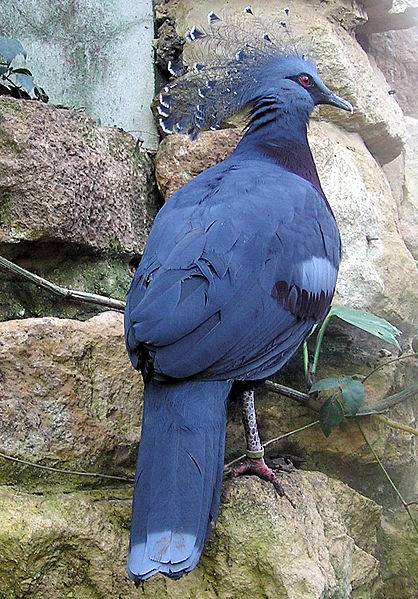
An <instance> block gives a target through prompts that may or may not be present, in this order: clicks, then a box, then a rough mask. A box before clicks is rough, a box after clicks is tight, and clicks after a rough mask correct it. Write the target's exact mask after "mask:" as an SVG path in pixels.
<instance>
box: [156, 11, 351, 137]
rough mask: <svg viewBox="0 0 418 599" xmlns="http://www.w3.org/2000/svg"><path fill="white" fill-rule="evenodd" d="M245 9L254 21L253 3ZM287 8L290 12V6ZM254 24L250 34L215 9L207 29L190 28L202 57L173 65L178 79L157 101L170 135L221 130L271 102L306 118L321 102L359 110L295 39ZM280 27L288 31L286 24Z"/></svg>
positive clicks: (189, 34) (191, 41)
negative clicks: (333, 87)
mask: <svg viewBox="0 0 418 599" xmlns="http://www.w3.org/2000/svg"><path fill="white" fill-rule="evenodd" d="M244 12H245V13H246V15H247V16H249V18H250V21H251V19H252V18H253V12H252V9H251V8H250V7H247V8H246V9H245V10H244ZM285 12H286V15H288V9H285ZM250 25H251V28H250V29H249V30H248V31H247V32H246V31H245V29H242V27H239V29H237V28H236V26H234V23H233V22H232V23H230V22H227V21H223V20H222V19H221V18H220V17H218V16H217V15H216V14H214V13H213V12H211V13H209V15H208V28H207V29H206V30H200V29H198V28H196V27H193V28H192V29H190V30H189V31H188V32H187V34H186V39H187V40H188V42H189V45H190V46H191V47H192V48H195V49H196V56H197V57H198V58H199V61H196V62H190V61H188V69H185V68H184V67H183V66H182V65H180V67H179V69H178V66H176V65H171V66H170V65H169V69H170V71H171V72H172V74H174V75H175V76H176V77H178V78H177V79H175V80H174V81H173V82H171V83H169V84H168V85H167V86H166V87H165V88H164V89H163V91H162V92H161V94H160V95H159V100H158V105H157V111H158V115H159V123H160V126H161V128H162V129H163V130H164V131H165V132H166V133H187V134H189V135H190V136H191V137H192V138H195V137H196V136H197V134H198V133H199V131H201V130H204V129H218V128H219V127H220V126H221V123H222V122H223V121H224V120H225V119H227V118H229V117H230V116H232V115H233V114H235V113H237V112H240V111H241V110H242V109H245V108H246V107H250V109H251V110H253V109H254V108H255V109H256V110H258V108H260V106H261V105H262V106H263V108H264V109H265V110H267V105H268V103H269V102H271V104H273V103H274V102H275V103H276V106H275V108H276V109H277V108H281V109H282V111H283V114H285V113H286V111H288V112H289V113H290V112H292V113H293V114H297V115H298V116H299V117H300V118H301V120H302V121H304V122H307V121H308V120H309V117H310V114H311V112H312V110H313V109H314V107H315V106H316V105H318V104H329V105H331V106H336V107H337V108H342V109H343V110H348V111H352V110H353V109H352V106H351V104H350V103H349V102H347V101H346V100H343V99H342V98H340V97H339V96H337V95H336V94H335V93H333V92H332V91H331V90H330V89H328V88H327V87H326V86H325V84H324V83H323V82H322V80H321V78H320V76H319V73H318V71H317V69H316V67H315V66H314V65H313V64H312V63H311V62H310V61H309V60H308V59H306V58H305V57H304V55H302V54H301V53H299V52H298V51H297V50H296V47H295V45H294V44H293V43H290V44H287V45H286V44H284V45H282V44H281V43H279V42H277V43H275V42H274V39H273V38H272V37H270V34H269V33H267V32H265V30H264V29H260V27H259V25H260V22H258V21H251V22H250ZM280 28H281V29H282V30H284V31H287V29H286V23H284V22H282V23H281V24H280ZM289 48H290V50H289ZM205 54H208V58H209V59H210V61H209V62H206V61H205V58H206V57H205ZM271 107H272V108H273V106H271ZM251 110H250V120H251V114H252V115H253V116H254V112H251Z"/></svg>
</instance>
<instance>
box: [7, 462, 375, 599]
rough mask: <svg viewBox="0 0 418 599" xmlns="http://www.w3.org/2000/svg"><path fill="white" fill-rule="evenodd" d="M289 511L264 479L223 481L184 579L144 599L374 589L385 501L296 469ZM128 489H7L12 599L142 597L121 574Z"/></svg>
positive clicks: (159, 586)
mask: <svg viewBox="0 0 418 599" xmlns="http://www.w3.org/2000/svg"><path fill="white" fill-rule="evenodd" d="M284 484H285V485H286V487H287V488H289V490H290V491H291V492H292V493H293V495H294V496H295V497H296V498H297V503H298V505H297V509H296V510H294V509H293V508H292V507H291V506H290V504H289V503H288V502H287V500H285V499H280V498H279V497H278V496H277V495H276V494H275V492H274V490H273V489H272V487H271V486H270V485H269V484H268V483H264V482H262V481H259V480H258V479H254V478H252V477H244V478H242V479H240V480H237V481H229V482H228V483H226V484H225V487H224V492H223V503H222V507H221V511H220V516H219V521H218V525H217V528H216V533H215V534H214V535H213V537H212V541H211V542H210V543H209V544H208V545H207V547H206V549H205V551H204V554H203V557H202V559H201V561H200V564H199V565H198V567H197V568H196V570H194V571H193V572H192V573H191V574H190V575H189V576H187V577H184V578H182V579H181V580H180V581H172V580H167V579H165V578H163V577H162V576H160V575H158V576H156V577H154V578H153V579H151V580H150V581H149V582H147V583H146V584H145V585H144V587H143V591H142V593H141V594H142V595H143V596H144V597H150V598H151V597H158V598H159V599H162V598H164V597H171V598H172V599H180V598H181V599H195V598H197V599H215V597H218V598H221V599H231V598H237V597H242V599H245V598H247V597H248V598H249V597H261V596H262V597H266V598H271V599H273V598H274V599H279V598H283V599H285V598H289V599H299V598H300V599H302V598H303V599H309V598H312V599H318V598H319V597H324V596H327V597H329V598H330V599H332V598H334V599H337V598H347V599H348V598H349V597H351V596H352V597H354V596H358V597H361V596H364V597H366V596H367V597H369V598H370V599H373V598H374V597H377V592H378V589H379V587H380V577H379V563H378V561H377V560H376V558H375V557H374V553H375V551H376V530H377V527H378V523H379V517H380V508H379V506H377V505H376V504H375V503H374V502H373V501H371V500H369V499H366V498H365V497H363V496H361V495H359V494H358V493H356V492H354V491H352V490H351V489H349V488H348V487H347V486H346V485H344V484H343V483H340V482H339V481H336V480H332V479H328V478H327V477H326V476H325V475H323V474H320V473H316V472H295V473H293V474H292V475H291V477H290V478H289V477H286V479H285V481H284ZM127 497H128V494H127V492H125V491H123V490H117V489H115V490H109V491H103V490H101V491H90V492H83V493H81V492H77V493H73V494H72V495H64V494H62V493H56V494H51V495H47V496H44V497H40V496H33V495H29V494H26V493H22V492H17V491H15V490H13V489H12V488H10V487H9V488H8V487H3V488H1V490H0V507H1V509H0V578H2V579H3V583H2V592H3V593H5V595H4V596H5V597H7V599H18V598H19V597H21V596H22V593H26V594H27V595H28V596H29V595H30V597H31V599H41V598H42V599H44V597H54V599H61V598H62V599H64V597H65V598H66V599H68V598H73V599H87V598H90V597H91V598H93V597H94V598H95V599H105V598H106V599H107V598H108V597H119V596H120V597H123V598H124V599H130V598H131V597H132V598H134V597H137V596H138V590H137V589H135V587H134V585H133V584H132V583H131V582H129V581H127V579H126V577H125V572H124V569H125V559H126V552H127V546H128V530H127V529H128V526H129V512H130V506H129V502H128V501H127Z"/></svg>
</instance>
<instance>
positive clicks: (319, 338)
mask: <svg viewBox="0 0 418 599" xmlns="http://www.w3.org/2000/svg"><path fill="white" fill-rule="evenodd" d="M333 316H334V315H333V314H330V313H328V315H327V317H326V318H325V320H324V322H323V323H322V324H321V328H320V329H319V332H318V336H317V338H316V347H315V354H314V358H313V363H312V368H311V375H312V376H315V374H316V368H317V366H318V360H319V353H320V351H321V345H322V340H323V338H324V334H325V329H326V328H327V326H328V323H329V321H330V320H331V318H332V317H333Z"/></svg>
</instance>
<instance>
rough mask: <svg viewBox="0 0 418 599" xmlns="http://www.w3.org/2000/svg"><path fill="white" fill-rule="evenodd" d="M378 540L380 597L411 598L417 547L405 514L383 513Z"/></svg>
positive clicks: (417, 581) (417, 571)
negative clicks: (380, 575) (380, 574)
mask: <svg viewBox="0 0 418 599" xmlns="http://www.w3.org/2000/svg"><path fill="white" fill-rule="evenodd" d="M411 510H413V506H411ZM415 511H416V510H415ZM415 517H416V514H415ZM378 539H379V543H378V548H377V555H378V556H379V560H381V564H382V568H381V573H382V579H383V595H382V596H383V597H402V598H403V599H415V597H416V589H417V588H418V550H417V549H418V546H417V541H416V531H415V530H414V528H413V526H412V522H411V520H410V519H409V517H408V515H407V514H406V512H405V511H403V512H402V513H394V512H390V513H388V514H383V517H382V519H381V526H380V528H379V534H378Z"/></svg>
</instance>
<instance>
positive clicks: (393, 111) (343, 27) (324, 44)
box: [166, 0, 405, 163]
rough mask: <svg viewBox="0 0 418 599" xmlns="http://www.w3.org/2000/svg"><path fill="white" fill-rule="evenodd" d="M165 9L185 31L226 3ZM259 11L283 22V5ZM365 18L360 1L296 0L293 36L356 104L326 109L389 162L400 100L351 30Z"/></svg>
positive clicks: (399, 134) (401, 132)
mask: <svg viewBox="0 0 418 599" xmlns="http://www.w3.org/2000/svg"><path fill="white" fill-rule="evenodd" d="M166 10H167V11H168V12H169V13H170V14H173V15H174V16H175V18H176V27H177V30H178V32H179V33H180V34H182V35H184V33H185V31H186V30H187V28H188V27H190V26H191V25H195V24H199V23H201V24H205V23H206V15H207V13H208V12H209V11H210V10H214V11H215V12H216V13H217V14H219V15H222V14H223V13H224V12H225V7H224V3H223V2H221V1H220V0H214V1H212V0H211V1H210V2H209V0H208V1H207V2H199V3H196V2H192V1H191V0H186V1H183V2H181V3H178V2H177V1H175V0H174V1H172V2H169V3H168V5H167V7H166ZM256 10H257V15H258V16H260V17H261V18H263V17H264V19H265V20H266V21H267V23H271V21H272V19H274V18H275V19H277V21H276V22H280V20H281V19H282V18H283V12H282V10H283V7H282V6H279V7H278V8H277V9H275V8H273V7H272V5H271V2H268V1H267V0H263V1H260V2H258V3H257V7H256ZM237 11H238V8H237ZM365 18H366V16H365V14H364V13H363V11H362V9H361V7H360V5H359V4H358V3H356V2H345V1H344V2H340V1H331V2H323V3H310V2H304V1H302V0H297V1H295V2H293V3H292V29H293V31H294V35H295V37H300V38H301V39H302V40H303V42H304V44H305V45H307V46H308V47H309V49H310V52H311V53H312V54H313V55H314V56H315V60H316V62H317V65H318V69H319V72H320V73H321V77H322V78H323V80H324V81H325V82H326V84H328V85H329V86H330V87H331V88H332V89H333V90H334V91H335V92H336V93H337V94H338V95H340V96H342V97H344V98H346V99H347V100H349V101H350V102H351V103H352V105H353V107H354V115H353V116H350V115H348V114H347V113H344V112H343V111H341V110H340V111H338V110H335V109H327V110H325V111H323V113H322V114H324V115H326V119H327V120H329V121H331V122H334V123H336V124H339V125H341V126H342V127H343V128H345V129H347V130H349V131H356V132H359V133H360V135H361V136H362V138H363V139H364V141H365V143H366V145H367V147H368V148H369V150H370V151H371V152H372V153H373V155H374V156H375V157H376V158H377V159H378V160H379V162H381V163H386V162H389V161H391V160H393V159H394V158H396V156H398V155H399V154H400V152H401V151H402V147H403V142H404V136H405V128H404V123H403V118H402V112H401V110H400V108H399V105H398V104H397V103H396V101H395V100H394V98H393V97H392V96H391V95H389V94H388V91H389V89H390V88H389V86H388V84H387V83H386V81H385V79H384V77H383V76H382V75H381V73H380V72H379V71H378V70H376V69H375V68H374V67H373V65H372V64H371V63H370V61H369V59H368V57H367V55H366V53H365V52H364V51H363V50H362V48H361V46H360V45H359V44H358V43H357V42H356V40H355V38H354V37H353V35H352V31H353V29H354V28H355V27H356V26H358V25H359V23H361V22H363V21H364V20H365ZM186 51H187V47H186Z"/></svg>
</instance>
